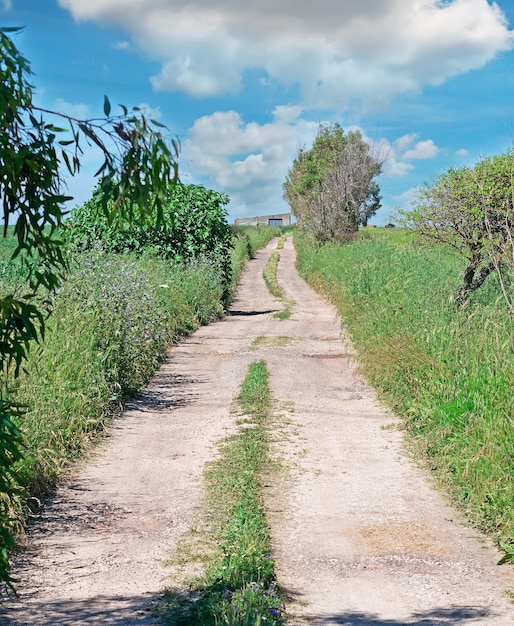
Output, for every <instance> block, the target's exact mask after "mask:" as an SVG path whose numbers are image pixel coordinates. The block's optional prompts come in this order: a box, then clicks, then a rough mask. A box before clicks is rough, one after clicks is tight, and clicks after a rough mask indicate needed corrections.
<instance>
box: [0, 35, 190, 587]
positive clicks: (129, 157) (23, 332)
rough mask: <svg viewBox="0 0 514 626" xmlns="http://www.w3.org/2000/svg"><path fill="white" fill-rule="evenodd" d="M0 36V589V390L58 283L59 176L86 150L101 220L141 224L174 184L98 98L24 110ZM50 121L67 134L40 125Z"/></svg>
mask: <svg viewBox="0 0 514 626" xmlns="http://www.w3.org/2000/svg"><path fill="white" fill-rule="evenodd" d="M17 30H18V29H8V28H3V29H0V79H1V80H0V84H1V85H2V87H1V89H0V129H1V131H0V170H1V172H2V177H1V180H0V197H1V201H2V206H3V213H4V215H3V218H4V236H5V235H6V234H7V232H8V227H9V223H10V221H11V220H13V221H14V232H15V235H16V241H17V245H16V248H15V250H14V252H13V257H18V258H19V259H20V262H21V264H22V266H23V270H22V274H24V277H25V281H24V283H25V284H24V288H23V289H21V288H20V289H19V290H17V291H16V292H7V293H4V294H2V297H1V299H0V372H1V376H2V380H1V384H0V449H1V450H2V451H3V454H2V456H0V473H1V474H2V477H3V479H2V481H1V482H0V529H2V530H1V533H0V582H1V581H3V582H6V583H7V584H9V583H10V581H9V562H8V559H7V556H6V555H7V552H6V548H7V547H8V546H9V545H10V544H11V542H12V538H11V537H10V534H9V524H10V518H11V501H12V489H11V487H10V483H11V481H12V480H14V476H13V467H14V466H15V464H16V462H17V461H18V460H19V458H20V456H21V447H22V440H21V436H20V433H19V431H18V430H17V428H16V427H15V425H14V421H13V420H14V418H15V417H16V416H17V415H18V414H19V410H20V409H19V407H18V406H17V405H15V404H14V403H13V401H12V399H11V397H10V392H9V383H10V382H11V381H12V378H13V377H14V378H16V377H18V376H19V374H20V370H21V366H22V364H23V362H24V361H25V360H26V358H27V355H28V350H29V346H30V345H31V343H32V342H34V341H40V340H41V339H42V338H43V335H44V328H45V324H44V320H45V313H46V311H47V310H48V307H49V306H50V304H51V303H50V302H49V300H48V298H45V293H46V294H48V293H49V292H51V291H52V290H54V289H55V288H56V287H57V286H58V284H59V282H60V281H61V279H62V277H63V274H64V273H65V270H66V260H65V258H64V254H63V248H62V245H61V241H60V240H59V239H58V237H57V234H58V231H59V228H60V227H61V225H62V223H63V220H64V215H65V212H64V208H63V206H64V202H65V201H66V200H68V199H69V198H68V197H67V196H65V195H64V193H63V191H62V189H63V179H62V174H61V171H62V169H63V168H64V169H65V170H67V171H68V172H69V173H70V174H72V175H73V174H76V173H77V172H79V170H80V157H81V155H82V150H83V149H82V146H83V145H84V143H86V144H89V145H95V146H96V147H97V148H99V149H100V150H101V152H102V154H103V157H104V162H103V164H102V165H101V167H100V168H99V170H98V172H97V176H99V180H100V186H101V188H102V189H103V190H104V193H105V197H106V198H107V197H108V198H110V199H111V200H112V203H113V204H112V209H111V211H110V213H109V219H110V220H113V221H114V220H115V219H116V217H117V216H118V215H119V216H121V218H122V219H127V217H128V218H129V219H133V220H134V221H143V222H144V221H146V220H147V217H148V213H149V212H150V213H151V214H152V215H154V214H155V215H156V216H157V222H158V221H159V218H160V216H161V215H162V191H163V190H164V189H166V188H167V187H168V185H169V184H170V182H172V181H176V180H177V177H178V166H177V156H178V144H177V143H176V142H173V143H172V148H170V146H168V144H167V143H166V142H165V141H164V139H163V136H162V134H161V132H160V130H159V127H160V126H161V125H160V124H158V123H157V122H152V121H149V120H147V119H146V118H145V117H144V115H142V114H141V113H140V111H138V110H137V109H133V110H132V111H130V112H129V111H128V109H127V108H126V107H124V106H122V115H120V116H111V115H110V113H111V104H110V102H109V100H108V98H107V97H106V98H105V99H104V113H105V118H102V119H98V120H78V119H74V118H71V117H69V116H66V115H63V114H57V113H54V112H51V111H45V110H43V109H39V108H37V107H35V106H34V104H33V101H32V95H33V87H32V85H31V84H30V82H29V78H30V76H31V69H30V64H29V62H28V61H27V59H26V58H25V57H24V56H23V55H22V54H21V53H20V52H19V50H18V49H17V47H16V45H15V43H14V41H13V39H12V35H13V33H15V32H16V31H17ZM44 116H46V119H48V117H50V118H52V119H54V120H55V119H57V118H60V119H62V120H64V122H65V124H66V125H67V126H68V130H66V129H64V128H61V127H59V126H57V125H56V124H55V123H54V122H48V121H46V120H45V118H44Z"/></svg>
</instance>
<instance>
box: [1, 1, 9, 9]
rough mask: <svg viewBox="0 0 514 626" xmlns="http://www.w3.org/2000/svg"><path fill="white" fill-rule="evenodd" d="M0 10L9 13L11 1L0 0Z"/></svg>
mask: <svg viewBox="0 0 514 626" xmlns="http://www.w3.org/2000/svg"><path fill="white" fill-rule="evenodd" d="M1 8H2V10H3V11H10V10H11V9H12V2H11V0H2V5H1Z"/></svg>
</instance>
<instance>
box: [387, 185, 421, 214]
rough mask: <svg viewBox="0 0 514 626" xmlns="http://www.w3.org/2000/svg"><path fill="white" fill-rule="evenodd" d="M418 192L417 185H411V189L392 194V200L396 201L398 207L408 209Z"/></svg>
mask: <svg viewBox="0 0 514 626" xmlns="http://www.w3.org/2000/svg"><path fill="white" fill-rule="evenodd" d="M418 192H419V188H418V187H412V188H411V189H407V191H404V192H403V193H400V194H398V195H396V196H393V200H394V201H395V202H397V203H398V206H399V207H400V208H402V209H409V208H411V207H412V205H413V203H414V201H415V200H416V197H417V194H418Z"/></svg>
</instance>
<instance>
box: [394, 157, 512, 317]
mask: <svg viewBox="0 0 514 626" xmlns="http://www.w3.org/2000/svg"><path fill="white" fill-rule="evenodd" d="M513 175H514V155H513V153H512V152H507V153H504V154H500V155H497V156H493V157H490V158H486V159H484V160H482V161H480V162H479V163H477V164H476V165H475V166H474V167H461V168H455V169H450V170H448V171H447V172H445V173H443V174H442V175H441V176H439V177H438V178H436V179H435V181H434V182H433V183H432V184H427V185H425V186H424V187H423V188H421V189H420V190H419V192H418V197H417V202H416V208H415V209H413V210H412V211H410V212H407V214H406V215H407V217H408V219H409V220H410V222H411V224H412V226H413V227H414V228H415V229H416V230H418V231H419V232H420V233H421V235H422V236H424V237H427V238H430V239H432V240H435V241H438V242H439V243H442V244H444V245H448V246H450V247H451V248H453V249H454V250H456V251H457V252H458V253H459V255H461V256H463V257H464V258H465V259H466V267H465V269H464V275H463V280H462V284H461V285H460V286H459V288H458V290H457V293H456V296H455V298H456V302H457V304H459V305H462V304H464V303H465V302H467V300H468V299H469V295H470V293H471V292H473V291H474V290H476V289H478V288H479V287H481V286H482V285H483V284H484V282H485V280H486V279H487V277H488V276H489V275H490V274H491V273H492V272H494V271H498V272H500V270H501V267H502V266H503V265H504V264H505V263H507V262H509V263H510V264H512V259H513V255H512V250H513V246H512V232H513V227H514V215H513V206H514V178H513Z"/></svg>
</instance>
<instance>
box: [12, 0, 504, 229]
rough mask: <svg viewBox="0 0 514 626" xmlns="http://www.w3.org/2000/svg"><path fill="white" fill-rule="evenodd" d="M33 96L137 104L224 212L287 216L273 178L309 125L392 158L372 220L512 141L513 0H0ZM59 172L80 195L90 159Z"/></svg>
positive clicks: (95, 109) (88, 110) (54, 104)
mask: <svg viewBox="0 0 514 626" xmlns="http://www.w3.org/2000/svg"><path fill="white" fill-rule="evenodd" d="M0 15H1V18H2V19H1V20H0V23H2V24H3V25H4V26H23V27H24V31H23V32H22V33H21V34H19V35H16V41H17V44H18V46H19V48H20V49H21V51H22V52H23V53H24V54H25V56H26V57H27V58H28V59H29V60H30V62H31V65H32V69H33V72H34V74H35V76H34V77H33V83H34V85H35V87H36V97H35V100H36V104H37V105H39V106H42V107H45V108H51V109H54V110H59V111H63V112H66V113H70V114H72V115H76V116H79V117H95V116H98V115H101V114H102V106H103V97H104V94H105V95H107V96H108V97H109V99H110V100H111V102H112V103H113V105H115V104H117V103H122V104H125V105H127V106H129V107H131V106H141V105H142V106H144V107H146V108H147V109H148V111H149V113H150V115H151V116H152V117H154V118H157V119H159V121H160V122H161V123H164V124H166V125H167V126H168V128H169V129H170V132H171V133H172V134H174V135H177V136H178V137H179V138H180V140H181V142H182V145H183V150H182V158H181V177H182V179H183V180H184V182H195V183H201V184H204V185H206V186H208V187H211V188H214V189H217V190H219V191H223V192H225V193H227V194H228V195H229V196H230V197H231V203H230V205H229V207H228V210H229V219H230V221H232V220H233V219H234V218H236V217H249V216H253V215H260V214H268V213H276V212H286V211H288V210H289V209H288V206H287V204H285V202H284V201H283V199H282V183H283V181H284V178H285V176H286V174H287V171H288V169H289V167H290V166H291V164H292V161H293V159H294V157H295V155H296V153H297V151H298V149H299V148H300V147H307V148H308V147H309V146H310V145H311V143H312V140H313V139H314V136H315V134H316V132H317V129H318V125H319V123H320V122H331V121H333V122H338V123H340V124H341V125H342V126H343V128H347V129H353V128H356V127H358V128H360V129H361V131H362V133H363V134H364V135H365V136H366V137H367V138H369V140H370V141H371V142H373V144H374V146H375V147H378V148H379V149H380V150H381V152H382V153H383V154H384V153H387V154H388V160H387V162H386V164H385V167H384V173H383V174H382V176H381V179H380V183H381V188H382V196H383V200H382V205H383V207H382V209H381V210H380V211H379V213H378V214H377V216H376V217H375V219H374V220H373V222H374V223H376V224H378V225H381V224H384V223H387V222H388V221H389V217H390V215H391V214H392V213H393V212H394V210H395V208H396V207H406V206H409V203H410V199H411V198H412V195H413V190H414V189H415V188H416V186H418V185H421V184H423V183H424V182H425V181H429V180H430V179H431V178H432V177H433V176H436V175H438V174H439V173H441V172H443V171H444V170H445V169H447V168H448V167H451V166H459V165H469V164H473V163H475V162H476V161H477V160H479V159H481V158H482V157H484V156H487V155H491V154H495V153H499V152H503V151H506V150H509V149H511V148H512V145H513V141H514V51H513V48H514V31H513V30H512V28H513V27H514V0H501V1H500V2H498V3H492V2H487V0H444V1H443V0H408V1H406V0H359V1H356V0H355V1H354V0H316V1H315V2H314V1H313V0H303V1H302V0H252V2H247V1H245V0H219V1H218V0H195V1H194V2H189V1H188V0H182V1H179V0H0ZM97 158H98V155H96V154H95V152H94V150H90V151H88V152H87V153H86V156H85V160H84V174H83V175H82V176H81V177H80V178H79V179H78V180H74V181H72V182H70V192H71V194H72V195H74V197H75V198H76V200H77V201H78V202H81V201H84V200H86V199H87V198H88V197H89V195H90V192H91V189H92V186H93V184H94V183H93V179H92V172H93V171H95V169H96V167H97V166H98V164H99V162H98V160H97Z"/></svg>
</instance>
